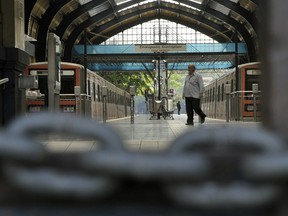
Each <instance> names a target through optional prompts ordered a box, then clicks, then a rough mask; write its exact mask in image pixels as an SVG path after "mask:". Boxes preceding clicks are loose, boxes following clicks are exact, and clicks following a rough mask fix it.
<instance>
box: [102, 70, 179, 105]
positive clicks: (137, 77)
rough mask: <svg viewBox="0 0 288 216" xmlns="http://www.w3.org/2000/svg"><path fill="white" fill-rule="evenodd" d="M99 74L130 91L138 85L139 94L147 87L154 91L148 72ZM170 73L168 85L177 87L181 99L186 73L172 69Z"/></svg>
mask: <svg viewBox="0 0 288 216" xmlns="http://www.w3.org/2000/svg"><path fill="white" fill-rule="evenodd" d="M152 73H154V72H152ZM98 74H99V75H100V76H102V77H103V78H104V79H106V80H108V81H109V82H111V83H113V84H114V85H116V86H117V87H119V88H121V89H124V90H126V91H128V92H129V88H130V86H136V95H138V96H139V95H144V94H145V90H147V89H149V92H153V91H154V87H153V86H154V81H153V79H152V78H151V77H150V76H149V75H148V74H147V73H146V72H134V73H131V72H101V73H100V72H99V73H98ZM168 74H170V75H169V81H168V87H169V89H175V97H176V98H175V100H179V99H181V97H182V88H183V82H184V78H185V75H183V74H177V73H172V72H171V71H169V72H168ZM152 76H155V74H152Z"/></svg>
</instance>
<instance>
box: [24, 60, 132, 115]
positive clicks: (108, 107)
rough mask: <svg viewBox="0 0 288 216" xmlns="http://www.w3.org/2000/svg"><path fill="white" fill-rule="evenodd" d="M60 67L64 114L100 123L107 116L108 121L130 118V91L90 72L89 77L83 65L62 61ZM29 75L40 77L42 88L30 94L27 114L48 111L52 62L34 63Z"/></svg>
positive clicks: (28, 68) (28, 69) (60, 106)
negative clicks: (49, 73) (49, 76)
mask: <svg viewBox="0 0 288 216" xmlns="http://www.w3.org/2000/svg"><path fill="white" fill-rule="evenodd" d="M60 68H61V70H60V71H61V90H60V95H59V96H60V100H59V111H60V112H62V113H69V114H75V115H79V116H85V117H90V118H93V119H96V120H99V121H101V120H103V119H104V118H103V116H104V115H105V120H106V119H116V118H122V117H126V116H128V115H130V112H129V111H130V94H129V93H128V92H126V91H124V90H122V89H120V88H118V87H116V86H115V85H113V84H112V83H110V82H108V81H107V80H105V79H104V78H103V77H101V76H99V75H97V74H96V73H95V72H93V71H91V70H89V69H87V74H86V73H85V71H86V70H85V68H84V66H82V65H80V64H75V63H69V62H61V65H60ZM26 75H27V76H31V75H32V76H37V77H38V89H37V90H36V89H32V90H33V91H31V89H29V90H28V91H26V112H27V114H29V113H35V112H41V111H45V110H47V109H48V108H47V103H48V97H47V95H48V62H37V63H31V64H30V65H28V66H27V68H26ZM103 86H105V87H104V88H103ZM76 89H77V90H76ZM104 91H105V93H104ZM35 92H36V93H35ZM103 93H104V94H103ZM104 102H105V103H104ZM104 109H105V111H106V112H104Z"/></svg>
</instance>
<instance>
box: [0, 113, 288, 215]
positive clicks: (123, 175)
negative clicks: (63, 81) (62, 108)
mask: <svg viewBox="0 0 288 216" xmlns="http://www.w3.org/2000/svg"><path fill="white" fill-rule="evenodd" d="M49 133H59V134H66V135H68V136H69V135H71V136H73V137H74V136H78V137H81V138H85V139H93V140H97V141H98V142H99V145H100V148H99V149H97V150H95V151H90V152H77V153H55V152H54V153H52V152H49V151H47V150H46V149H45V147H44V146H43V145H42V144H41V143H40V142H39V141H38V140H37V139H36V137H37V134H49ZM0 157H1V165H2V169H1V170H2V172H1V187H0V205H1V207H0V214H1V215H2V213H3V214H4V213H5V212H6V213H9V214H10V215H11V214H12V215H13V214H15V215H19V214H20V215H21V212H22V213H23V212H26V213H27V212H30V213H31V212H33V213H32V214H34V213H35V214H34V215H51V214H56V212H58V213H59V214H60V215H64V214H65V215H67V214H69V215H73V214H76V215H79V214H80V213H81V215H95V212H96V213H99V212H100V213H99V215H211V216H212V215H215V214H217V215H233V216H234V215H245V216H246V215H265V216H266V215H267V216H268V215H273V216H274V215H279V216H282V215H283V216H284V215H288V210H286V199H287V197H286V193H287V190H286V184H287V182H288V151H287V149H286V145H285V143H283V141H282V140H281V139H279V137H277V136H275V135H273V134H270V133H269V132H267V131H264V130H262V129H251V128H249V129H246V128H239V127H218V128H200V129H197V130H194V131H191V132H189V133H186V134H184V135H182V136H181V137H179V138H177V139H176V140H175V141H174V142H173V143H172V145H171V146H170V148H169V149H168V150H166V151H164V152H155V153H144V152H129V151H126V150H125V148H124V145H123V142H122V139H121V137H120V136H119V135H118V134H117V133H116V132H115V131H114V130H113V129H111V128H110V127H108V126H107V125H103V124H98V123H96V122H94V121H92V120H88V119H80V118H75V117H68V116H64V115H57V114H47V113H42V114H39V115H32V116H30V117H29V118H21V119H18V120H17V121H15V122H14V123H12V124H11V125H10V126H9V127H8V128H6V129H5V130H4V131H2V132H1V133H0ZM71 208H72V209H73V211H72V210H71ZM71 212H74V213H73V214H70V213H71ZM115 212H117V214H116V213H115ZM18 213H19V214H18ZM26 213H25V215H29V213H27V214H26ZM38 213H39V214H38ZM58 213H57V214H58ZM32 214H31V215H32Z"/></svg>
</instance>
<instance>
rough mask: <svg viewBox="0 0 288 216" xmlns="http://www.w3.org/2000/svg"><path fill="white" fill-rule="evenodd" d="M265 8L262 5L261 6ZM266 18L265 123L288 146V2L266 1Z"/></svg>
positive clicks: (263, 51) (264, 43) (264, 29)
mask: <svg viewBox="0 0 288 216" xmlns="http://www.w3.org/2000/svg"><path fill="white" fill-rule="evenodd" d="M261 6H262V4H261ZM263 7H264V8H265V10H264V13H263V14H262V17H261V20H262V18H263V22H262V23H263V26H261V27H262V29H261V31H262V32H261V33H260V34H259V35H261V37H260V39H261V43H262V46H263V48H264V49H263V50H261V53H264V54H265V55H264V56H262V57H263V60H262V71H263V78H264V79H263V86H262V89H263V97H262V100H263V110H262V111H263V112H262V113H263V122H264V125H265V126H266V127H268V128H270V129H272V130H275V131H277V133H278V134H280V135H282V137H284V138H285V139H286V142H287V143H288V133H287V131H288V124H287V122H288V115H287V113H286V112H287V111H286V110H287V107H288V97H287V92H288V85H287V80H288V73H287V62H288V42H287V38H288V28H287V27H285V26H287V25H286V24H285V22H284V23H283V20H286V16H287V8H288V2H287V1H286V0H278V1H272V0H270V1H264V2H263Z"/></svg>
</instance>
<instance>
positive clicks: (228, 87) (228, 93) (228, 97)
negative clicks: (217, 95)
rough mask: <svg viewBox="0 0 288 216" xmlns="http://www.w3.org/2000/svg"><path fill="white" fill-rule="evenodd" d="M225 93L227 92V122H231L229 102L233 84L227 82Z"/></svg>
mask: <svg viewBox="0 0 288 216" xmlns="http://www.w3.org/2000/svg"><path fill="white" fill-rule="evenodd" d="M225 94H226V122H229V119H230V115H229V113H230V109H229V103H230V94H231V84H229V83H226V84H225Z"/></svg>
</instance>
